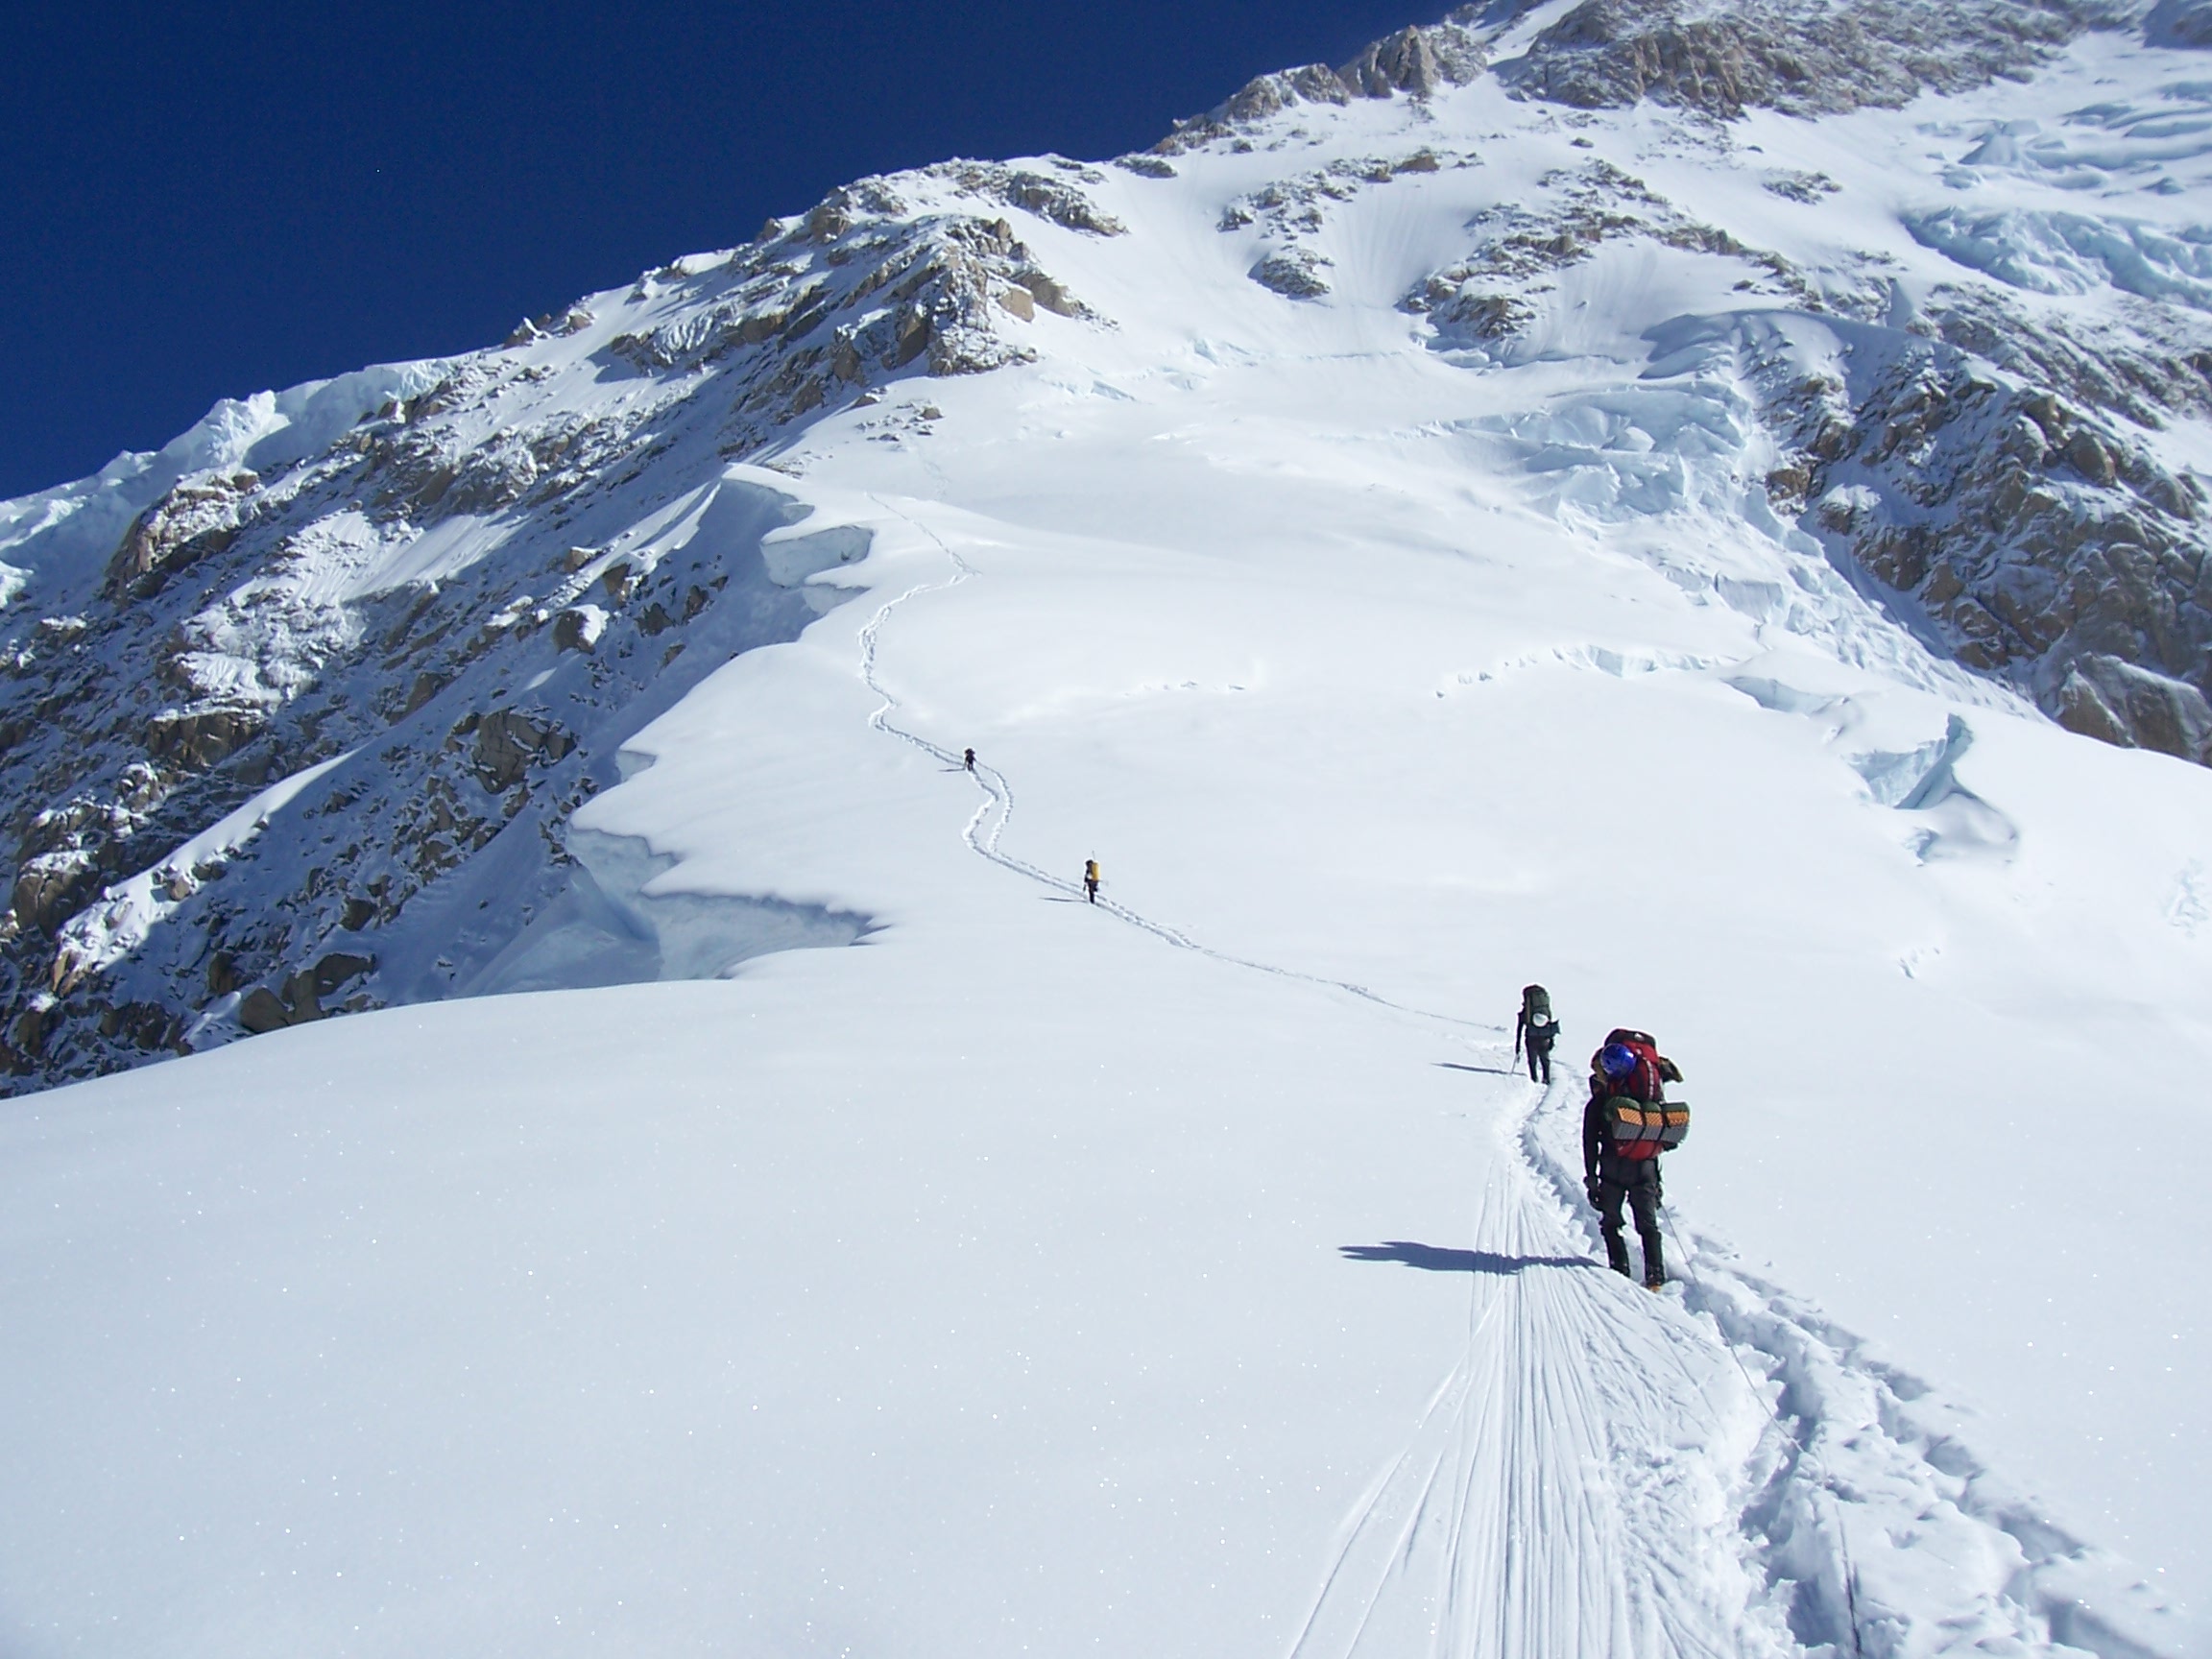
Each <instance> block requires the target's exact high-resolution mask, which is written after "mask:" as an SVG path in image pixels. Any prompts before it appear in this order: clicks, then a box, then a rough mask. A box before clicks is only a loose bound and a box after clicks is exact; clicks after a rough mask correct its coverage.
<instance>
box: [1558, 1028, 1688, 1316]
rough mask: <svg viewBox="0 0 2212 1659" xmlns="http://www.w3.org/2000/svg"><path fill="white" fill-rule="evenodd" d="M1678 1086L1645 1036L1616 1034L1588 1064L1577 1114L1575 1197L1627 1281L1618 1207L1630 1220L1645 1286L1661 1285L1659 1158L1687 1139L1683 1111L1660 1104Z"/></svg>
mask: <svg viewBox="0 0 2212 1659" xmlns="http://www.w3.org/2000/svg"><path fill="white" fill-rule="evenodd" d="M1681 1081H1682V1071H1681V1068H1679V1067H1677V1066H1676V1065H1675V1064H1674V1062H1673V1061H1671V1060H1670V1059H1668V1058H1667V1057H1666V1056H1665V1055H1663V1054H1661V1053H1660V1052H1659V1047H1658V1045H1657V1044H1656V1043H1654V1042H1653V1041H1652V1039H1651V1036H1650V1033H1648V1032H1646V1031H1631V1030H1628V1029H1627V1028H1626V1027H1621V1028H1618V1029H1616V1030H1613V1031H1611V1032H1608V1033H1607V1034H1606V1038H1605V1045H1604V1046H1603V1047H1601V1048H1599V1050H1598V1052H1597V1053H1595V1054H1593V1055H1592V1056H1591V1057H1590V1104H1589V1105H1588V1106H1586V1107H1584V1108H1583V1111H1582V1190H1584V1191H1585V1192H1586V1193H1588V1194H1589V1197H1590V1203H1591V1205H1592V1207H1593V1208H1595V1209H1596V1210H1597V1212H1598V1225H1599V1231H1600V1232H1602V1233H1603V1234H1604V1235H1605V1261H1606V1263H1607V1265H1609V1266H1610V1267H1611V1268H1612V1269H1613V1271H1614V1272H1616V1273H1619V1274H1621V1275H1622V1276H1623V1277H1624V1278H1625V1277H1628V1276H1629V1275H1628V1243H1627V1240H1626V1239H1625V1238H1623V1235H1622V1227H1621V1208H1622V1205H1623V1203H1625V1204H1626V1205H1627V1207H1628V1209H1629V1210H1630V1211H1631V1212H1632V1213H1633V1214H1634V1215H1635V1217H1636V1237H1637V1239H1638V1241H1639V1242H1641V1243H1642V1244H1643V1246H1644V1287H1645V1288H1646V1289H1647V1290H1657V1289H1659V1288H1660V1287H1661V1286H1664V1285H1665V1284H1666V1283H1667V1263H1666V1259H1665V1257H1664V1256H1663V1255H1662V1253H1661V1251H1660V1248H1659V1201H1660V1198H1661V1197H1662V1195H1663V1194H1662V1193H1661V1190H1660V1185H1659V1155H1660V1154H1661V1153H1662V1152H1669V1151H1671V1150H1672V1149H1673V1148H1675V1147H1676V1146H1679V1145H1681V1144H1682V1142H1683V1139H1684V1138H1685V1137H1686V1136H1687V1135H1688V1134H1689V1133H1690V1108H1689V1107H1687V1106H1685V1105H1683V1104H1682V1103H1681V1102H1680V1101H1671V1100H1669V1099H1668V1098H1667V1085H1668V1084H1670V1083H1679V1082H1681Z"/></svg>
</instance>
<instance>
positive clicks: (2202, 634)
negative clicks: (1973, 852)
mask: <svg viewBox="0 0 2212 1659" xmlns="http://www.w3.org/2000/svg"><path fill="white" fill-rule="evenodd" d="M1906 338H1907V341H1908V342H1909V343H1908V344H1904V345H1903V346H1902V347H1901V349H1899V352H1898V354H1897V356H1896V357H1895V358H1894V360H1893V361H1892V362H1891V363H1890V365H1889V367H1888V368H1887V370H1886V371H1885V372H1883V373H1880V374H1878V375H1875V376H1873V377H1871V378H1870V380H1869V381H1868V382H1867V383H1866V384H1864V385H1863V386H1860V387H1856V388H1853V387H1847V386H1845V385H1843V384H1841V383H1839V382H1838V381H1835V380H1832V379H1824V378H1816V379H1815V380H1812V381H1809V382H1806V383H1804V384H1801V385H1799V386H1797V387H1795V388H1793V389H1792V391H1791V393H1790V394H1788V395H1786V396H1784V397H1781V398H1779V399H1778V400H1777V405H1776V406H1777V408H1778V409H1781V410H1784V411H1787V414H1788V419H1789V420H1790V422H1791V427H1790V431H1791V440H1792V442H1793V445H1794V447H1795V452H1796V454H1797V456H1798V457H1799V462H1798V465H1797V467H1796V468H1794V469H1791V470H1792V471H1793V472H1795V473H1796V475H1795V476H1792V477H1791V478H1788V479H1785V480H1783V481H1782V483H1781V490H1782V492H1783V493H1787V494H1789V495H1791V496H1793V497H1799V498H1802V499H1804V500H1806V501H1809V503H1810V510H1809V512H1808V513H1807V514H1806V517H1805V518H1804V523H1805V527H1806V528H1808V529H1809V530H1812V531H1813V532H1814V533H1815V534H1816V535H1818V536H1819V537H1821V539H1822V540H1824V541H1827V542H1828V543H1829V544H1830V545H1831V546H1832V547H1834V548H1835V549H1836V550H1837V551H1838V552H1839V553H1840V554H1842V555H1844V556H1846V557H1847V559H1848V560H1849V561H1850V563H1851V564H1852V565H1855V566H1856V567H1857V568H1858V569H1860V570H1862V571H1863V572H1864V573H1865V574H1866V575H1867V576H1869V577H1871V578H1872V579H1873V580H1874V581H1875V582H1876V583H1878V584H1880V586H1881V588H1882V589H1886V590H1887V591H1888V592H1890V593H1893V594H1896V595H1900V596H1902V597H1903V598H1904V600H1905V601H1906V603H1905V605H1903V606H1902V607H1901V611H1902V613H1903V615H1904V618H1905V619H1906V620H1907V621H1908V622H1911V623H1913V624H1915V625H1917V626H1918V627H1920V628H1921V630H1922V631H1923V632H1926V633H1929V634H1931V635H1932V636H1933V637H1934V639H1935V641H1936V643H1938V644H1939V645H1941V646H1942V647H1943V648H1944V649H1946V650H1947V651H1948V652H1949V653H1950V654H1951V655H1953V656H1954V657H1956V658H1957V659H1958V661H1960V662H1963V663H1965V664H1966V665H1967V666H1969V667H1971V668H1975V669H1977V670H1980V671H1982V672H1984V673H1987V674H1991V675H1994V676H1996V677H1997V678H2000V679H2003V680H2007V681H2008V682H2010V683H2012V684H2013V685H2017V686H2019V687H2020V689H2022V690H2023V691H2025V692H2026V693H2028V694H2029V695H2030V696H2031V697H2032V698H2033V699H2034V700H2035V701H2036V702H2037V703H2038V704H2040V705H2041V706H2042V707H2043V708H2044V709H2046V710H2047V711H2049V712H2050V713H2052V714H2053V715H2054V716H2056V718H2058V719H2059V720H2061V721H2062V722H2063V723H2065V724H2066V725H2068V726H2069V727H2071V728H2072V729H2074V730H2075V731H2079V732H2082V733H2088V734H2089V735H2092V736H2097V737H2101V738H2104V740H2106V741H2108V742H2116V743H2122V744H2126V745H2129V746H2137V747H2142V748H2147V749H2156V750H2159V751H2161V752H2163V753H2166V754H2172V755H2178V756H2182V757H2186V758H2189V759H2192V760H2200V761H2206V762H2212V745H2208V744H2207V740H2206V739H2207V735H2208V734H2212V713H2207V712H2206V702H2205V694H2206V693H2207V692H2208V691H2212V565H2208V563H2207V558H2206V539H2205V535H2204V522H2205V518H2206V502H2205V499H2204V495H2203V493H2202V491H2201V489H2200V486H2199V485H2198V484H2197V482H2196V481H2195V480H2194V479H2193V478H2191V477H2189V476H2187V475H2185V474H2175V473H2173V472H2170V471H2168V470H2167V469H2165V468H2164V467H2162V466H2161V465H2160V464H2159V463H2158V462H2156V461H2155V460H2154V459H2152V456H2151V454H2150V453H2149V451H2148V450H2147V449H2145V448H2144V446H2143V445H2141V444H2139V443H2137V442H2136V441H2134V440H2133V439H2131V438H2130V437H2129V436H2128V433H2127V432H2126V431H2125V430H2124V429H2123V428H2122V427H2121V426H2119V425H2118V424H2117V423H2116V422H2115V421H2113V420H2112V419H2110V418H2109V417H2107V416H2105V415H2103V414H2101V413H2099V412H2098V411H2096V410H2094V409H2092V408H2087V407H2084V406H2082V405H2080V404H2077V403H2074V402H2072V401H2070V400H2068V399H2067V398H2065V397H2061V396H2060V395H2058V394H2057V393H2056V392H2053V391H2051V390H2049V389H2044V388H2036V387H2033V386H2023V385H2020V384H2019V383H2017V382H2015V381H2012V380H2011V379H2010V378H2009V377H2007V376H2003V375H2000V374H1998V373H1992V372H1991V370H1990V369H1989V368H1987V367H1985V366H1984V365H1982V364H1980V363H1977V362H1976V361H1975V360H1974V359H1972V358H1970V357H1968V356H1966V355H1965V354H1963V353H1961V352H1960V351H1958V350H1956V349H1952V348H1950V347H1948V346H1946V345H1944V344H1942V343H1941V342H1936V341H1921V340H1911V337H1909V336H1908V337H1906Z"/></svg>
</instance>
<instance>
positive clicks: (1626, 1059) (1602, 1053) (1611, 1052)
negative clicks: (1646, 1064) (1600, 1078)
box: [1598, 1043, 1636, 1083]
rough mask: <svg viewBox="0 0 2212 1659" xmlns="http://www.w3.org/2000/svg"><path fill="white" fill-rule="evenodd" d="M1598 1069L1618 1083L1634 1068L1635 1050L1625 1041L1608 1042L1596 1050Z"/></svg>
mask: <svg viewBox="0 0 2212 1659" xmlns="http://www.w3.org/2000/svg"><path fill="white" fill-rule="evenodd" d="M1598 1070H1600V1071H1602V1072H1604V1073H1605V1075H1606V1076H1608V1077H1610V1078H1611V1079H1612V1080H1613V1081H1614V1082H1616V1083H1618V1082H1620V1081H1621V1079H1622V1078H1623V1077H1625V1076H1627V1075H1628V1073H1629V1072H1631V1071H1633V1070H1636V1050H1635V1049H1633V1048H1631V1047H1629V1046H1628V1045H1627V1044H1625V1043H1608V1044H1606V1045H1605V1046H1604V1047H1602V1048H1600V1049H1599V1050H1598Z"/></svg>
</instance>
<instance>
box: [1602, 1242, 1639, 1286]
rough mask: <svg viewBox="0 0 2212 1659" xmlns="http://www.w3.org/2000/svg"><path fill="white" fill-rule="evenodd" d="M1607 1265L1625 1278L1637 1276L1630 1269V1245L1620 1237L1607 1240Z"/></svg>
mask: <svg viewBox="0 0 2212 1659" xmlns="http://www.w3.org/2000/svg"><path fill="white" fill-rule="evenodd" d="M1605 1265H1606V1266H1608V1267H1610V1268H1612V1269H1613V1271H1614V1272H1616V1273H1618V1274H1620V1275H1621V1277H1622V1278H1623V1279H1630V1278H1633V1277H1635V1275H1634V1274H1632V1273H1631V1272H1629V1270H1628V1246H1627V1245H1626V1244H1624V1243H1623V1242H1622V1241H1621V1240H1620V1239H1618V1238H1608V1239H1606V1240H1605Z"/></svg>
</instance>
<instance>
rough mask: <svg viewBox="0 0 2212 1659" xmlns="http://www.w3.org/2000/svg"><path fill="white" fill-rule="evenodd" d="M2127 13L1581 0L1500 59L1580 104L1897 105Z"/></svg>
mask: <svg viewBox="0 0 2212 1659" xmlns="http://www.w3.org/2000/svg"><path fill="white" fill-rule="evenodd" d="M2127 20H2128V9H2127V8H2125V7H2123V6H2121V5H2118V4H2104V3H2103V0H1772V3H1767V4H1761V3H1756V0H1754V3H1749V4H1743V5H1739V6H1734V7H1730V8H1729V9H1727V10H1726V11H1716V10H1715V9H1713V8H1710V7H1707V6H1702V5H1697V4H1693V3H1690V0H1583V4H1581V5H1579V6H1577V7H1575V10H1574V11H1572V12H1569V13H1568V14H1567V15H1566V16H1564V17H1562V18H1561V19H1559V21H1558V22H1556V23H1554V24H1552V25H1551V27H1550V28H1549V29H1546V30H1545V31H1544V32H1543V33H1542V34H1541V35H1539V36H1537V37H1536V39H1535V41H1534V42H1533V43H1532V44H1531V45H1530V47H1529V49H1528V51H1527V53H1526V54H1525V55H1524V56H1522V57H1521V58H1518V59H1516V60H1513V61H1511V62H1509V63H1503V64H1500V65H1498V66H1497V69H1496V73H1497V75H1498V77H1499V79H1500V80H1501V81H1503V82H1504V83H1505V84H1507V85H1508V86H1511V87H1512V88H1513V89H1514V90H1515V91H1517V92H1519V93H1521V94H1522V95H1523V96H1526V97H1531V98H1543V99H1547V100H1550V101H1551V102H1553V103H1557V104H1568V105H1573V106H1575V107H1576V108H1585V109H1597V108H1618V107H1621V106H1624V105H1630V104H1635V103H1638V102H1639V101H1641V100H1643V99H1646V98H1649V99H1651V100H1653V101H1654V102H1656V103H1661V104H1670V105H1673V106H1676V107H1677V108H1686V109H1695V110H1697V111H1699V112H1701V113H1703V114H1707V115H1713V116H1717V117H1719V118H1721V119H1723V120H1727V119H1733V118H1734V117H1736V116H1738V115H1741V114H1743V111H1744V110H1745V109H1748V108H1769V109H1780V110H1784V111H1786V112H1788V113H1790V114H1792V115H1819V114H1835V113H1839V112H1841V111H1844V110H1848V109H1856V108H1860V107H1862V106H1865V105H1873V106H1878V107H1880V108H1891V109H1894V108H1902V107H1903V106H1904V105H1906V104H1908V103H1910V102H1911V100H1912V99H1913V98H1914V97H1916V96H1918V95H1919V94H1920V93H1922V92H1924V91H1934V92H1957V91H1963V90H1965V89H1967V88H1969V87H1974V86H1983V85H1986V84H1989V83H1990V82H1991V81H1995V80H1999V79H2001V78H2005V77H2011V76H2018V75H2021V74H2024V73H2026V72H2027V71H2029V70H2031V69H2032V68H2033V67H2034V66H2035V65H2036V64H2038V63H2040V62H2042V61H2043V60H2046V59H2047V58H2049V57H2050V56H2051V55H2052V54H2053V53H2054V52H2056V51H2057V50H2058V49H2059V48H2060V47H2062V46H2064V45H2065V44H2066V43H2067V42H2068V41H2069V40H2072V39H2073V38H2074V37H2075V36H2078V35H2080V34H2081V33H2082V32H2083V31H2084V30H2088V29H2092V28H2100V27H2113V26H2117V25H2119V24H2121V23H2124V22H2125V21H2127Z"/></svg>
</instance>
